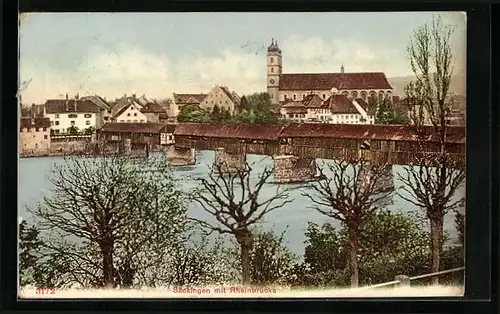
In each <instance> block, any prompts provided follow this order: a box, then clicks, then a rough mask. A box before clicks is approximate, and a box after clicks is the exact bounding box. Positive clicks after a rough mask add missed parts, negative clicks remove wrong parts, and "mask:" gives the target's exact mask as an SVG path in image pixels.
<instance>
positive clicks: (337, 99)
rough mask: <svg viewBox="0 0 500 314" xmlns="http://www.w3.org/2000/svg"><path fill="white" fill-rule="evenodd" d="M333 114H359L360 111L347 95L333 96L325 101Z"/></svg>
mask: <svg viewBox="0 0 500 314" xmlns="http://www.w3.org/2000/svg"><path fill="white" fill-rule="evenodd" d="M325 104H326V105H328V106H329V107H330V110H331V111H332V113H333V114H359V111H358V109H356V106H354V104H353V103H352V101H351V100H350V99H349V98H347V97H346V96H345V95H332V96H330V98H328V99H327V100H325Z"/></svg>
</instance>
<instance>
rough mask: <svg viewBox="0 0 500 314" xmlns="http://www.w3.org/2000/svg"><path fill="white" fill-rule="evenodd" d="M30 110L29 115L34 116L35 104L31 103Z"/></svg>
mask: <svg viewBox="0 0 500 314" xmlns="http://www.w3.org/2000/svg"><path fill="white" fill-rule="evenodd" d="M30 111H31V112H30V113H31V117H32V118H34V117H35V104H32V105H31V110H30Z"/></svg>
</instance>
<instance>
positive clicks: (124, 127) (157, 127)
mask: <svg viewBox="0 0 500 314" xmlns="http://www.w3.org/2000/svg"><path fill="white" fill-rule="evenodd" d="M165 126H166V125H165V124H159V123H117V122H110V123H106V124H104V125H103V126H102V127H101V128H100V129H99V131H100V132H113V133H160V132H161V131H162V130H163V128H165Z"/></svg>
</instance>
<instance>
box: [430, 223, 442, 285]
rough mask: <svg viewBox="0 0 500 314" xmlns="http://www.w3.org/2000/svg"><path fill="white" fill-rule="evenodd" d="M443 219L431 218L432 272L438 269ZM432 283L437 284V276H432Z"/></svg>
mask: <svg viewBox="0 0 500 314" xmlns="http://www.w3.org/2000/svg"><path fill="white" fill-rule="evenodd" d="M443 220H444V219H443V217H441V218H434V219H432V220H431V254H432V269H431V272H432V273H435V272H438V271H439V270H440V269H439V268H440V261H441V251H442V250H443ZM432 284H433V285H438V284H439V277H438V276H434V277H432Z"/></svg>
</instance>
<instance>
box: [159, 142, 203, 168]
mask: <svg viewBox="0 0 500 314" xmlns="http://www.w3.org/2000/svg"><path fill="white" fill-rule="evenodd" d="M165 155H166V156H165V158H166V159H167V162H168V163H170V164H171V165H174V166H188V165H194V164H196V151H195V149H194V148H180V147H175V145H170V146H168V147H167V149H166V150H165Z"/></svg>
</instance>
